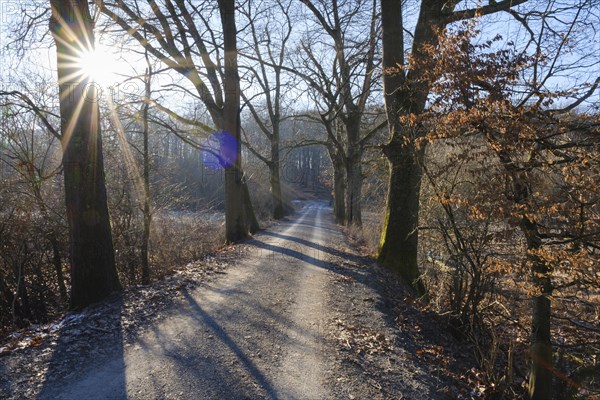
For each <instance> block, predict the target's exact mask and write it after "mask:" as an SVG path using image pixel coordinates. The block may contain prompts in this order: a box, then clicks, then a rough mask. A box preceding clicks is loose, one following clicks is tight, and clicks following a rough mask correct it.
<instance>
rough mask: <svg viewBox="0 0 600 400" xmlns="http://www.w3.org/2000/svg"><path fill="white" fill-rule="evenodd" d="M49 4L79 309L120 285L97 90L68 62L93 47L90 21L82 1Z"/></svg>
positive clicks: (74, 293)
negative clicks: (105, 176)
mask: <svg viewBox="0 0 600 400" xmlns="http://www.w3.org/2000/svg"><path fill="white" fill-rule="evenodd" d="M50 4H51V7H52V18H51V20H50V31H51V32H52V35H53V37H54V40H55V42H56V48H57V59H58V82H59V95H60V113H61V119H62V122H61V130H62V135H63V138H62V146H63V166H64V181H65V192H66V193H65V195H66V196H65V197H66V206H67V219H68V222H69V235H70V250H71V254H70V258H71V284H72V288H71V307H72V308H80V307H84V306H86V305H89V304H91V303H94V302H96V301H99V300H101V299H103V298H104V297H106V296H107V295H109V294H110V293H112V292H113V291H116V290H120V289H121V285H120V283H119V279H118V276H117V270H116V267H115V256H114V250H113V243H112V236H111V230H110V220H109V215H108V205H107V198H106V186H105V178H104V161H103V155H102V142H101V138H100V113H99V105H98V98H97V97H98V93H97V90H96V87H95V86H94V85H93V84H92V83H91V82H90V80H89V79H88V78H87V77H86V76H85V75H84V74H82V71H81V70H80V69H79V67H78V66H77V64H76V63H75V62H74V61H73V60H77V59H78V58H79V57H80V56H81V53H82V52H83V51H90V50H92V48H93V43H94V34H93V21H92V18H91V16H90V12H89V9H88V4H87V1H85V0H77V1H76V0H71V1H60V0H51V1H50ZM90 46H92V48H90Z"/></svg>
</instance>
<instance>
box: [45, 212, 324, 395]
mask: <svg viewBox="0 0 600 400" xmlns="http://www.w3.org/2000/svg"><path fill="white" fill-rule="evenodd" d="M322 209H323V205H322V203H318V202H314V203H310V204H309V205H307V206H306V207H305V208H304V209H303V210H302V212H301V214H300V216H299V217H298V218H295V219H294V221H293V222H289V223H283V224H281V225H280V226H279V227H277V229H275V230H273V231H270V232H265V233H264V234H262V235H258V236H256V237H255V238H254V239H252V240H249V241H248V242H247V243H245V244H243V245H242V246H239V249H238V251H239V252H240V260H241V261H240V263H239V264H238V265H237V266H235V267H234V268H230V269H228V270H227V274H226V275H224V276H223V277H221V278H220V279H217V280H215V281H214V282H212V283H211V284H209V285H203V286H200V287H199V288H197V289H196V290H194V291H192V292H185V293H184V298H185V300H186V301H185V302H184V303H182V304H181V305H179V306H178V307H176V308H175V309H173V310H171V315H170V316H169V317H168V318H166V319H164V320H162V321H160V322H159V323H158V324H156V325H153V326H150V327H147V328H146V329H145V331H144V333H142V334H141V335H140V336H139V338H138V339H137V341H136V342H134V343H132V344H131V345H129V346H127V347H125V349H116V351H115V354H113V355H112V357H110V358H109V360H106V361H104V362H103V363H102V364H101V365H96V364H95V363H94V360H90V363H89V365H82V366H80V368H79V370H78V372H77V373H76V376H73V377H71V379H69V380H68V381H62V380H57V381H48V382H47V384H46V385H45V386H44V388H43V390H42V395H41V398H44V399H84V398H85V399H94V398H97V399H109V398H114V399H117V398H125V397H127V398H140V399H147V398H181V397H182V396H183V397H185V398H190V399H191V398H285V399H323V398H329V397H330V394H329V390H328V387H327V384H328V380H327V371H326V367H325V365H326V360H325V355H326V354H327V347H328V346H327V345H326V343H325V339H324V337H323V332H322V331H323V327H324V322H323V320H322V318H324V317H325V316H327V315H328V312H329V310H328V309H327V298H326V294H327V290H326V289H327V285H328V279H329V275H328V274H327V270H326V269H324V268H323V265H322V264H323V263H324V262H325V261H324V260H322V259H320V256H321V254H320V253H319V250H318V248H319V246H320V245H321V243H320V238H321V237H322V233H321V232H320V226H321V223H322V217H321V212H322ZM50 375H51V371H50Z"/></svg>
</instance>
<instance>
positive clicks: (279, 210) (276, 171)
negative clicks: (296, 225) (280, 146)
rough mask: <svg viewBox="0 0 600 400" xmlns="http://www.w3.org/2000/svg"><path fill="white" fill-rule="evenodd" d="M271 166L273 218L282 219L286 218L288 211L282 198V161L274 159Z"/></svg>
mask: <svg viewBox="0 0 600 400" xmlns="http://www.w3.org/2000/svg"><path fill="white" fill-rule="evenodd" d="M272 160H273V161H272V162H271V164H270V165H269V173H270V175H271V176H270V181H271V197H272V201H273V218H274V219H281V218H283V217H285V214H286V210H285V207H284V205H283V204H284V202H283V198H282V191H281V178H280V161H279V158H272Z"/></svg>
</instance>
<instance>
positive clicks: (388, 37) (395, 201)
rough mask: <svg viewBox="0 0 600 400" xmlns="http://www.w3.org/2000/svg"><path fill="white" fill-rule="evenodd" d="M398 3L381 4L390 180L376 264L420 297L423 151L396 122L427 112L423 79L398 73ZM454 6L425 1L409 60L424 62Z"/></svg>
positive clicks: (414, 133) (415, 134) (439, 0)
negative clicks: (427, 49)
mask: <svg viewBox="0 0 600 400" xmlns="http://www.w3.org/2000/svg"><path fill="white" fill-rule="evenodd" d="M401 3H402V2H400V1H397V0H381V15H382V29H383V40H382V47H383V62H382V68H383V70H384V71H386V73H384V74H383V87H384V95H385V107H386V113H387V118H388V129H389V133H390V143H389V144H388V145H387V146H385V148H384V153H385V154H386V156H387V157H388V161H389V165H390V178H389V179H390V181H389V189H388V197H387V207H386V217H385V224H384V226H383V232H382V238H381V244H380V249H379V255H378V261H379V262H380V263H381V264H382V265H384V266H387V267H388V268H390V269H392V270H394V271H396V272H398V273H399V274H400V275H401V276H402V277H403V278H404V279H406V280H407V281H408V282H410V283H412V285H413V287H414V288H415V289H416V290H417V292H418V293H420V294H424V289H425V288H424V286H423V284H422V282H421V280H420V279H417V278H418V277H419V269H418V263H417V253H418V231H417V229H418V226H419V196H420V193H419V191H420V188H421V177H422V171H421V162H422V160H423V154H424V149H423V148H418V146H417V144H416V143H415V141H416V139H417V138H418V136H419V134H420V132H419V131H416V130H415V129H413V127H409V126H403V125H402V124H401V123H400V121H399V119H400V117H402V116H405V115H409V114H416V115H418V114H420V113H422V112H423V110H424V109H425V104H426V102H427V96H428V94H429V86H430V85H429V83H428V82H427V81H426V80H424V79H422V75H423V71H422V70H420V69H418V68H415V69H410V70H409V71H408V72H405V71H403V70H398V66H404V65H406V62H405V59H404V32H403V29H404V27H403V19H402V4H401ZM456 3H457V2H455V1H450V2H449V1H447V0H423V1H421V10H420V12H419V18H418V20H417V25H416V27H415V33H414V38H413V45H412V50H411V53H412V56H413V57H414V58H420V57H423V56H424V54H423V46H424V45H426V44H428V45H433V46H435V45H437V43H438V37H437V33H436V31H438V30H441V29H442V28H443V27H444V26H445V25H446V23H447V21H448V20H447V18H446V16H447V15H449V13H451V12H452V10H453V9H454V7H455V5H456Z"/></svg>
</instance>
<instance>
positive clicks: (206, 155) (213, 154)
mask: <svg viewBox="0 0 600 400" xmlns="http://www.w3.org/2000/svg"><path fill="white" fill-rule="evenodd" d="M237 155H238V141H237V140H236V139H235V138H234V137H233V135H232V134H231V133H229V132H227V131H219V132H215V133H213V134H212V135H210V136H209V137H208V138H206V140H205V141H204V143H203V149H202V160H203V161H204V165H205V166H206V167H207V168H209V169H213V170H219V169H225V168H229V167H231V166H232V165H233V164H234V163H235V161H236V160H237Z"/></svg>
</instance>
